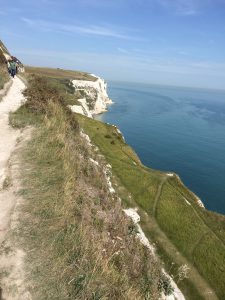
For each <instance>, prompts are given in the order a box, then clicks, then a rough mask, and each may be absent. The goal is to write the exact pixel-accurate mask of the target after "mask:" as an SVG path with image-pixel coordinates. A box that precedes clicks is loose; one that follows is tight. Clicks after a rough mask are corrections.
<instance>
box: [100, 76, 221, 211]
mask: <svg viewBox="0 0 225 300" xmlns="http://www.w3.org/2000/svg"><path fill="white" fill-rule="evenodd" d="M108 91H109V95H110V97H111V99H113V101H114V102H115V103H114V104H113V105H112V106H110V108H109V111H108V112H107V113H105V114H103V115H102V116H101V119H102V120H103V121H104V122H108V123H111V124H115V125H117V126H118V127H119V128H120V130H121V131H122V133H123V135H124V137H125V139H126V142H127V143H128V144H130V145H131V146H132V147H133V148H134V149H135V151H136V152H137V154H138V155H139V157H140V159H141V160H142V162H143V163H144V164H145V165H147V166H149V167H151V168H155V169H159V170H163V171H173V172H176V173H177V174H178V175H179V176H180V177H181V179H182V180H183V182H184V183H185V184H186V186H188V187H189V188H190V189H191V190H192V191H193V192H195V193H196V194H197V195H198V196H199V197H200V198H201V199H202V201H203V202H204V204H205V206H206V207H207V208H208V209H210V210H214V211H217V212H220V213H223V214H225V91H216V90H206V89H192V88H180V87H168V86H156V85H145V84H133V83H132V84H131V83H119V82H109V87H108Z"/></svg>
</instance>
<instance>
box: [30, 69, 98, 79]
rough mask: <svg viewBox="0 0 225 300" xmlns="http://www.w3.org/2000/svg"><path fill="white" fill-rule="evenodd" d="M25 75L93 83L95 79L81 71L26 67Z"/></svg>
mask: <svg viewBox="0 0 225 300" xmlns="http://www.w3.org/2000/svg"><path fill="white" fill-rule="evenodd" d="M25 68H26V74H27V75H29V74H36V75H40V76H46V77H52V78H61V79H69V80H73V79H77V80H88V81H95V80H96V77H93V76H91V75H90V74H88V73H86V72H81V71H71V70H63V69H51V68H38V67H31V66H26V67H25Z"/></svg>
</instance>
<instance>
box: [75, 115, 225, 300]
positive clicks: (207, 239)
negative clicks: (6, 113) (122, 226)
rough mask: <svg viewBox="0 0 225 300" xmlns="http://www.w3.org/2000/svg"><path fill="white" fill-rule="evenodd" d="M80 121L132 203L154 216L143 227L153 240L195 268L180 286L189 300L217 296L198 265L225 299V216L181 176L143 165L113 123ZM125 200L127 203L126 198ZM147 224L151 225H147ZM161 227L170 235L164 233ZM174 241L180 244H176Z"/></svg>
mask: <svg viewBox="0 0 225 300" xmlns="http://www.w3.org/2000/svg"><path fill="white" fill-rule="evenodd" d="M79 120H80V122H81V124H82V127H83V128H84V129H85V131H86V132H87V134H89V136H90V137H91V139H92V141H93V142H94V143H95V144H96V145H97V146H98V147H99V148H100V150H101V152H102V153H103V155H105V157H106V158H107V160H108V161H109V163H110V164H111V165H112V167H113V172H114V174H115V175H116V176H117V178H118V179H119V181H120V183H121V184H122V185H123V186H125V188H126V189H127V191H129V192H130V193H131V195H132V197H133V199H135V204H134V203H133V205H137V204H138V206H139V207H141V208H142V209H143V210H144V211H145V212H147V213H148V216H149V217H148V218H146V217H145V222H143V227H144V229H145V231H146V233H147V234H148V233H149V234H150V237H151V238H152V239H153V240H154V242H157V243H158V248H159V251H160V252H161V254H162V255H163V256H165V259H166V260H167V262H168V264H170V263H171V261H174V262H175V263H177V262H179V263H181V262H182V261H184V260H182V258H181V257H180V258H179V257H178V256H177V257H176V255H175V251H176V248H177V249H178V250H179V252H180V253H181V254H182V255H183V256H184V257H185V258H186V259H187V260H188V261H189V265H190V266H192V268H191V272H190V280H189V282H186V284H184V283H182V284H181V286H182V287H183V288H184V289H186V291H185V292H186V294H187V295H189V297H190V299H200V297H201V296H203V297H204V298H205V299H213V295H210V294H208V296H207V290H202V291H201V289H202V288H203V289H204V286H205V285H204V282H202V281H201V278H200V277H199V276H197V275H196V270H195V268H197V269H198V271H199V273H200V274H201V275H202V276H203V277H204V278H205V279H206V280H207V282H208V283H209V284H210V285H211V286H212V288H213V289H214V291H215V292H216V294H217V296H218V297H219V298H220V299H224V297H225V265H224V262H225V246H224V242H225V231H224V228H225V227H224V226H225V218H224V216H221V215H217V214H215V213H213V212H209V211H206V210H203V209H201V208H200V207H199V206H198V205H197V204H196V199H195V197H194V196H193V194H192V193H190V191H189V190H188V189H187V188H185V187H184V186H183V184H182V183H181V182H180V181H179V179H178V178H177V177H173V178H171V177H170V178H166V175H165V174H163V173H160V172H157V171H154V170H151V169H147V168H146V167H144V166H143V165H142V164H141V163H140V162H139V160H138V158H137V157H136V155H135V154H134V153H133V151H132V150H131V149H130V147H128V146H127V145H126V144H125V143H124V142H123V141H122V140H121V139H118V136H117V134H116V130H115V128H114V127H112V126H108V125H106V124H102V123H100V122H98V121H95V120H90V119H87V118H85V117H83V116H79ZM106 136H107V138H106ZM134 162H135V163H136V164H134ZM184 198H185V199H186V200H187V201H189V202H190V204H191V205H189V204H188V203H187V202H186V201H185V199H184ZM125 200H126V202H127V201H128V200H127V198H126V199H125ZM128 202H129V201H128ZM130 204H131V205H132V203H130ZM143 216H144V214H143ZM148 223H149V224H151V225H152V226H148ZM149 227H150V228H149ZM159 227H160V228H159ZM152 228H154V229H152ZM160 229H161V230H162V231H163V232H164V233H165V234H166V236H163V233H162V232H160ZM170 242H172V243H173V245H175V247H176V248H173V247H172V245H170ZM170 246H171V251H169V249H170ZM179 263H178V265H179ZM173 268H174V270H175V269H176V268H175V267H173ZM185 285H186V287H187V285H189V289H187V288H185ZM194 286H196V287H197V288H198V289H199V290H198V292H197V290H195V291H194ZM207 297H209V298H207Z"/></svg>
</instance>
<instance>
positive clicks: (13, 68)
mask: <svg viewBox="0 0 225 300" xmlns="http://www.w3.org/2000/svg"><path fill="white" fill-rule="evenodd" d="M10 72H11V76H12V77H13V78H14V77H15V75H16V62H15V61H13V60H11V61H10Z"/></svg>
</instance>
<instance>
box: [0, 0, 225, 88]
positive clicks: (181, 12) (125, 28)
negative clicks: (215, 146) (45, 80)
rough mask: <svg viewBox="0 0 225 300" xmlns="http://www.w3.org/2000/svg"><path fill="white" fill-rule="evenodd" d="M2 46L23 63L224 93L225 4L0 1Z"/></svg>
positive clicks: (209, 0)
mask: <svg viewBox="0 0 225 300" xmlns="http://www.w3.org/2000/svg"><path fill="white" fill-rule="evenodd" d="M0 39H2V40H3V41H4V42H5V44H6V46H7V47H8V48H9V50H10V51H11V52H12V53H13V54H14V55H15V56H17V57H18V58H19V59H21V60H22V61H23V62H24V63H25V64H30V65H36V66H49V67H61V68H68V69H77V70H83V71H88V72H90V73H95V74H98V75H100V76H102V77H104V78H106V79H108V80H110V79H111V80H123V81H134V82H135V81H136V82H145V83H153V84H168V85H181V86H195V87H208V88H221V89H225V0H35V1H34V0H15V1H8V0H0Z"/></svg>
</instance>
